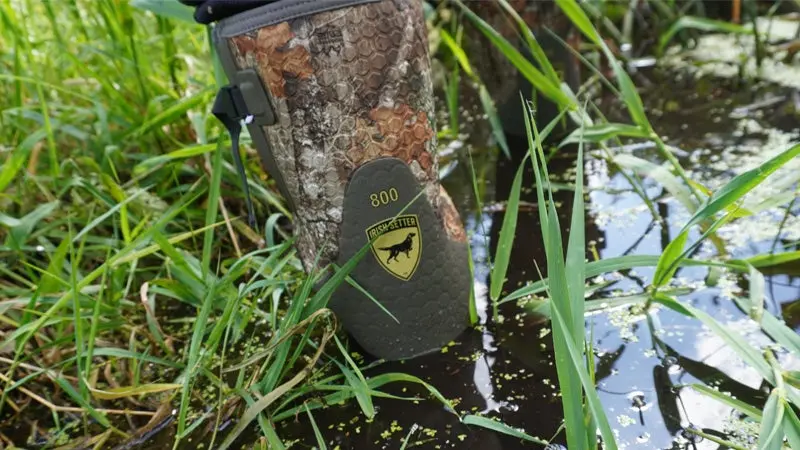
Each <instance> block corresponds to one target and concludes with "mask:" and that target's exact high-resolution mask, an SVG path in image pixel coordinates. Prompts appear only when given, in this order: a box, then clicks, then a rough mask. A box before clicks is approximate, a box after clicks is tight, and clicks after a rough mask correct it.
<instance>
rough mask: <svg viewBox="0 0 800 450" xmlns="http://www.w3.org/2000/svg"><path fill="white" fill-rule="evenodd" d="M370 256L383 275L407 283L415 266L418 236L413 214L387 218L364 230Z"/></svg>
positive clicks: (420, 240)
mask: <svg viewBox="0 0 800 450" xmlns="http://www.w3.org/2000/svg"><path fill="white" fill-rule="evenodd" d="M373 238H375V240H374V241H373V242H372V254H373V255H375V259H377V260H378V262H379V263H380V265H381V267H383V268H384V269H386V271H387V272H389V273H391V274H392V275H394V276H396V277H397V278H400V279H401V280H404V281H408V280H409V279H410V278H411V276H412V275H414V271H416V270H417V266H418V265H419V259H420V255H421V253H422V234H421V233H420V229H419V220H418V219H417V216H416V215H413V214H407V215H402V216H397V218H393V217H390V218H388V219H386V220H384V221H381V222H378V223H376V224H375V225H373V226H371V227H369V228H367V239H369V240H372V239H373Z"/></svg>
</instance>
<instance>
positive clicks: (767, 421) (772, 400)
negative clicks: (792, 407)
mask: <svg viewBox="0 0 800 450" xmlns="http://www.w3.org/2000/svg"><path fill="white" fill-rule="evenodd" d="M778 392H779V389H773V390H772V393H771V394H770V395H769V398H768V399H767V404H766V405H764V414H763V417H762V419H761V429H760V430H759V432H758V449H759V450H780V448H781V444H782V441H783V433H782V432H781V425H782V422H783V410H784V406H783V400H782V399H781V398H780V396H779V395H778Z"/></svg>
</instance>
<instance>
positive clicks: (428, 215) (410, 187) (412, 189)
mask: <svg viewBox="0 0 800 450" xmlns="http://www.w3.org/2000/svg"><path fill="white" fill-rule="evenodd" d="M392 188H394V189H396V190H397V192H398V200H397V201H396V202H392V203H389V204H387V205H382V206H381V207H378V208H376V207H373V206H372V205H371V204H370V202H369V201H368V199H369V193H370V192H373V191H374V190H376V189H377V190H384V191H388V190H389V189H392ZM419 192H420V186H419V184H418V183H417V181H416V180H415V179H414V176H413V175H412V173H411V171H410V170H409V168H408V166H407V165H406V164H404V163H403V161H402V160H399V159H396V158H380V159H377V160H374V161H372V162H370V163H367V164H366V165H364V166H362V167H361V168H359V169H358V170H357V171H356V172H355V174H354V176H353V179H352V180H351V182H350V185H349V186H348V187H347V195H346V196H345V200H344V211H343V215H344V221H343V222H342V227H341V233H342V234H341V238H340V251H341V254H340V256H339V260H338V264H339V265H343V264H345V263H346V262H347V261H348V260H349V259H350V258H351V257H352V256H354V255H355V254H356V253H358V251H359V250H361V249H362V248H363V247H364V245H366V244H368V243H369V239H368V235H367V233H366V230H368V229H369V228H370V227H371V226H373V225H375V224H376V223H379V222H381V221H383V220H386V219H392V218H394V217H395V216H396V215H399V214H401V213H402V215H416V217H417V223H418V231H415V232H416V233H419V235H420V236H419V238H420V239H419V240H418V241H415V243H419V242H421V245H420V249H419V250H420V254H419V262H418V266H417V269H416V271H415V272H414V273H413V275H412V276H411V277H410V278H409V279H408V280H402V279H400V278H398V277H396V276H394V275H392V274H391V273H389V272H388V271H387V270H386V269H385V268H384V267H383V266H382V264H381V263H380V262H379V260H378V259H377V255H376V253H374V252H368V253H367V254H366V255H364V257H363V259H362V260H361V261H360V262H359V263H358V265H357V266H356V268H355V269H354V270H353V272H352V273H351V275H352V277H353V279H355V280H356V281H357V282H358V283H359V285H360V286H361V287H362V288H364V289H365V290H366V291H367V292H369V293H370V294H372V296H373V297H374V298H375V299H376V300H377V301H379V302H380V303H381V304H382V305H383V307H385V308H386V309H387V310H389V311H390V312H391V313H392V314H393V315H394V316H395V317H396V318H397V320H398V321H399V323H398V322H395V321H394V320H393V319H392V318H391V317H389V315H388V314H386V313H385V312H384V311H383V310H381V309H380V307H379V306H378V305H376V304H375V303H374V302H373V301H372V300H371V299H369V298H368V297H367V296H365V295H364V294H362V293H361V292H359V291H358V290H356V289H355V288H353V287H351V286H350V285H347V284H343V285H342V286H341V287H340V288H339V289H338V290H337V291H336V292H335V294H334V296H333V298H332V299H331V302H330V307H331V309H333V310H334V311H335V312H336V315H337V317H339V318H340V319H341V321H342V323H343V325H344V326H345V328H347V329H348V330H349V331H350V333H351V334H352V335H353V337H354V338H355V339H356V340H357V341H358V342H359V344H361V346H362V347H364V349H365V350H367V351H368V352H369V353H371V354H373V355H375V356H378V357H381V358H386V359H400V358H409V357H412V356H416V355H419V354H422V353H426V352H429V351H432V350H437V349H438V348H440V347H442V346H443V345H445V344H447V342H449V341H451V340H453V339H455V338H456V337H457V336H458V335H459V334H460V333H461V332H462V331H463V330H464V329H465V328H466V327H467V325H468V320H469V295H470V288H471V286H472V278H471V276H470V269H469V263H468V261H469V260H468V253H467V244H466V243H462V242H456V241H453V240H450V239H449V238H448V236H447V234H446V231H445V230H444V229H443V228H442V226H441V225H440V224H439V221H438V219H437V217H436V215H435V214H434V212H433V208H432V207H431V205H430V203H429V202H428V200H427V198H426V197H425V196H424V195H422V196H420V197H419V198H417V200H416V201H415V202H414V203H411V205H410V206H408V207H407V208H406V206H407V205H408V204H409V203H410V202H411V201H412V200H414V198H415V196H416V195H417V194H418V193H419ZM365 200H367V201H365ZM404 208H405V210H404ZM402 234H405V233H402ZM400 258H403V256H401V257H400Z"/></svg>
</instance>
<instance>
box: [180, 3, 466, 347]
mask: <svg viewBox="0 0 800 450" xmlns="http://www.w3.org/2000/svg"><path fill="white" fill-rule="evenodd" d="M183 1H184V2H185V3H194V4H195V6H197V9H196V14H195V18H196V19H197V20H198V21H200V22H203V23H210V22H214V23H215V26H214V30H213V37H214V43H215V46H216V49H217V50H218V53H219V56H220V59H221V62H222V65H223V67H224V69H225V72H226V73H227V76H228V78H229V80H230V82H231V85H230V86H228V87H226V89H224V90H223V92H222V93H221V95H220V97H218V102H217V105H216V106H215V111H216V112H217V113H218V117H221V118H222V120H223V121H227V122H228V123H229V124H232V126H234V128H235V126H236V124H234V122H236V123H238V119H241V118H246V123H248V125H247V126H248V129H249V132H250V134H251V136H252V139H253V142H254V143H255V147H256V148H257V150H258V153H259V155H260V157H261V159H262V161H263V163H264V166H265V168H266V170H267V172H268V173H269V174H270V176H271V177H272V178H273V179H275V180H276V181H277V184H278V185H279V186H280V189H281V192H282V194H283V196H284V197H285V199H286V201H287V202H288V204H289V205H290V207H291V209H292V211H293V215H294V217H293V220H294V223H295V225H296V230H297V238H296V245H297V249H298V252H299V255H300V257H301V259H302V261H303V264H304V265H305V268H306V269H307V270H309V271H310V270H312V269H313V267H312V266H313V265H314V262H315V261H316V260H317V257H318V256H319V257H320V258H321V259H320V261H319V263H318V267H322V266H325V265H327V264H328V263H336V264H338V265H340V266H341V265H343V264H345V263H346V262H347V261H348V260H349V259H350V258H351V257H353V256H354V255H355V254H356V253H357V252H358V251H359V250H360V249H362V248H364V246H365V245H367V244H369V243H370V242H371V249H370V251H369V253H368V254H366V255H365V256H364V258H363V259H362V260H361V262H360V263H359V265H358V266H357V267H356V268H355V269H354V271H353V272H352V278H353V279H354V280H355V282H356V283H358V284H359V285H360V286H361V287H362V288H363V289H365V290H366V291H367V292H369V293H370V294H372V296H374V298H375V299H376V300H377V301H378V302H380V304H381V305H383V307H384V308H386V309H387V310H388V311H390V312H391V314H392V315H393V316H394V317H395V318H396V321H395V320H394V319H393V318H392V317H391V316H389V315H388V314H387V313H386V312H385V311H383V310H382V309H381V308H380V307H379V306H378V305H376V304H375V302H374V301H373V300H371V299H369V298H368V297H367V296H366V295H364V294H363V293H361V292H360V291H359V290H357V289H355V288H353V287H352V286H350V285H347V284H344V285H343V286H342V287H340V288H339V290H338V291H337V292H336V293H335V294H334V296H333V298H332V299H331V303H330V305H329V306H330V307H331V309H332V310H333V311H334V312H335V313H336V314H337V316H338V317H339V319H340V320H341V321H342V323H343V324H344V326H345V328H346V329H347V331H348V332H350V334H351V335H352V336H353V337H354V338H355V339H356V340H357V341H358V342H359V344H361V346H362V347H364V349H365V350H367V351H368V352H369V353H371V354H373V355H374V356H377V357H379V358H385V359H401V358H408V357H412V356H416V355H419V354H422V353H426V352H429V351H432V350H436V349H438V348H440V347H441V346H443V345H445V344H446V343H447V342H449V341H450V340H452V339H454V338H455V337H456V336H457V335H458V334H459V333H460V332H461V331H463V330H464V329H465V328H466V327H467V325H468V302H469V297H470V288H471V283H472V280H471V276H470V268H469V261H468V249H467V240H466V234H465V232H464V228H463V225H462V223H461V220H460V218H459V215H458V212H457V211H456V209H455V207H454V205H453V203H452V201H451V200H450V197H449V196H448V195H447V193H446V192H445V191H444V189H443V188H442V187H441V186H440V184H439V181H438V164H437V159H436V130H435V125H434V122H433V120H434V98H433V87H432V82H431V65H430V55H429V52H428V39H427V30H426V25H425V21H424V18H423V11H422V4H421V2H420V1H418V0H383V1H376V0H315V1H308V0H281V1H277V2H263V1H262V2H244V3H242V2H231V1H221V0H206V1H193V0H183ZM230 13H233V14H232V15H228V14H230ZM223 16H227V17H223ZM234 119H235V120H234ZM237 157H238V156H237Z"/></svg>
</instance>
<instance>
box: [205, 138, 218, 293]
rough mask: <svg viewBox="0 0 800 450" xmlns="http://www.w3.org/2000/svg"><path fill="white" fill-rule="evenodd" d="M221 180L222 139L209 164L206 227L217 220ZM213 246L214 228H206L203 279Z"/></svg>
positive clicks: (208, 267) (206, 274)
mask: <svg viewBox="0 0 800 450" xmlns="http://www.w3.org/2000/svg"><path fill="white" fill-rule="evenodd" d="M221 180H222V138H220V139H219V141H218V142H217V151H216V152H214V158H213V162H212V164H211V183H210V186H209V189H208V201H207V202H206V205H207V206H206V226H208V225H211V224H213V223H214V221H215V220H216V219H217V212H218V208H219V197H220V183H221ZM213 246H214V228H207V229H206V230H205V232H204V234H203V263H202V265H201V267H202V268H203V279H207V278H208V274H209V272H210V271H211V252H212V250H213Z"/></svg>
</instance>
